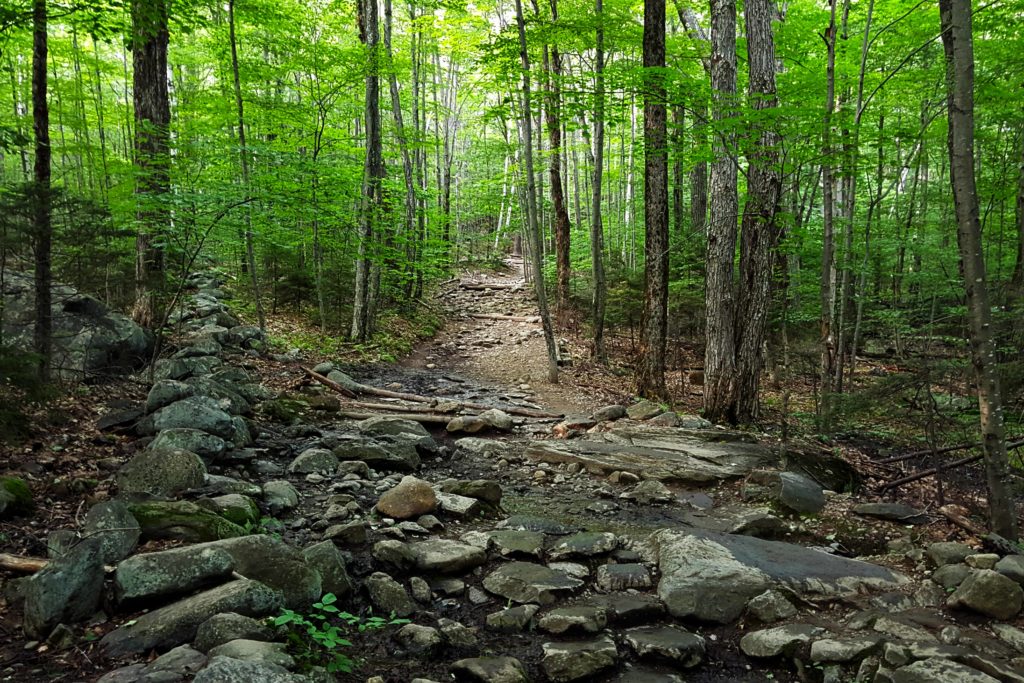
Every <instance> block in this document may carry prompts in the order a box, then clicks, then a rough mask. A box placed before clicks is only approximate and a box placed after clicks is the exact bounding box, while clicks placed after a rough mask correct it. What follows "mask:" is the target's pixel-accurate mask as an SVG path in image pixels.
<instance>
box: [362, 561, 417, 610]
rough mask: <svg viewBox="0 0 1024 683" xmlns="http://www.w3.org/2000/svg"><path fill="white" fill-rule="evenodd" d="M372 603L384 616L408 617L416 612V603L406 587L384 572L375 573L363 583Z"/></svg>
mask: <svg viewBox="0 0 1024 683" xmlns="http://www.w3.org/2000/svg"><path fill="white" fill-rule="evenodd" d="M363 585H364V586H365V587H366V590H367V592H368V593H369V595H370V602H371V603H372V604H373V606H374V607H375V608H377V610H379V611H380V612H381V613H383V614H392V613H394V615H395V616H396V617H407V616H409V615H411V614H412V613H413V612H415V611H416V603H415V602H413V599H412V598H411V597H409V593H408V591H406V590H405V587H404V586H403V585H402V584H400V583H398V582H397V581H395V580H394V579H393V578H391V577H390V576H388V575H387V574H385V573H384V572H374V573H373V574H370V575H369V576H368V577H366V579H365V580H364V581H363Z"/></svg>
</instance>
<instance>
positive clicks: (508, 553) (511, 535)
mask: <svg viewBox="0 0 1024 683" xmlns="http://www.w3.org/2000/svg"><path fill="white" fill-rule="evenodd" d="M545 538H546V537H545V536H544V534H541V533H538V532H536V531H517V530H512V529H504V530H500V531H492V532H490V533H489V534H488V541H489V546H490V547H492V548H494V550H496V551H498V554H499V555H501V556H502V557H533V558H537V559H540V557H541V556H542V555H543V553H544V539H545Z"/></svg>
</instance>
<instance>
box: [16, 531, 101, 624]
mask: <svg viewBox="0 0 1024 683" xmlns="http://www.w3.org/2000/svg"><path fill="white" fill-rule="evenodd" d="M102 589H103V547H102V544H101V542H100V539H98V538H86V539H84V540H82V541H80V542H79V543H78V544H77V545H75V546H74V547H72V548H70V549H69V550H68V551H67V552H66V553H65V554H64V555H63V556H61V557H59V558H56V559H53V560H51V561H50V562H49V563H47V565H46V566H45V567H44V568H43V569H41V570H39V571H38V572H36V573H35V574H34V575H33V576H32V577H31V578H29V579H28V581H27V582H26V583H25V586H24V595H25V604H24V610H25V614H24V619H23V626H24V628H25V633H27V634H28V635H29V636H31V637H32V638H36V639H44V638H46V637H47V636H49V635H50V632H51V631H52V630H53V628H54V627H55V626H57V624H60V623H74V622H76V621H81V620H83V619H86V618H88V617H90V616H92V614H93V613H94V612H95V611H96V609H97V607H98V606H99V602H100V593H101V591H102Z"/></svg>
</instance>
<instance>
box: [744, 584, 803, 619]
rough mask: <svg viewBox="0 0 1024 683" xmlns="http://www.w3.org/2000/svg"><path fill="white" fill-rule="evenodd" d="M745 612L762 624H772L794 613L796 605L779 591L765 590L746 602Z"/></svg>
mask: <svg viewBox="0 0 1024 683" xmlns="http://www.w3.org/2000/svg"><path fill="white" fill-rule="evenodd" d="M747 613H748V614H750V616H752V617H754V618H755V619H757V620H758V621H760V622H761V623H762V624H772V623H775V622H776V621H782V620H783V619H788V618H789V617H792V616H794V615H796V607H794V606H793V603H791V602H790V601H789V600H788V599H787V598H786V596H785V595H783V594H782V593H780V592H779V591H776V590H767V591H765V592H764V593H761V594H760V595H758V596H756V597H754V598H753V599H752V600H751V601H750V602H748V603H747Z"/></svg>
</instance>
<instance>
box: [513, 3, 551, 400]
mask: <svg viewBox="0 0 1024 683" xmlns="http://www.w3.org/2000/svg"><path fill="white" fill-rule="evenodd" d="M516 25H517V26H518V28H519V60H520V63H521V64H522V67H523V122H522V129H523V139H522V142H523V161H524V162H525V164H526V197H525V202H524V203H525V205H526V232H527V237H528V238H529V240H530V257H531V260H532V262H533V263H532V266H533V268H532V270H533V292H534V294H535V295H536V297H537V308H538V310H539V311H540V320H541V325H542V326H543V328H544V343H545V345H546V346H547V350H548V381H549V382H551V383H552V384H556V383H558V350H557V349H556V348H555V332H554V330H553V329H552V327H551V314H550V312H549V311H548V298H547V292H545V291H544V289H545V288H544V263H543V259H544V244H543V240H542V239H541V234H540V223H539V222H538V220H537V188H536V180H535V177H534V169H533V123H532V118H533V114H532V111H533V110H532V109H531V107H530V53H529V52H528V51H527V48H526V21H525V20H524V18H523V3H522V2H521V0H516Z"/></svg>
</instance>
